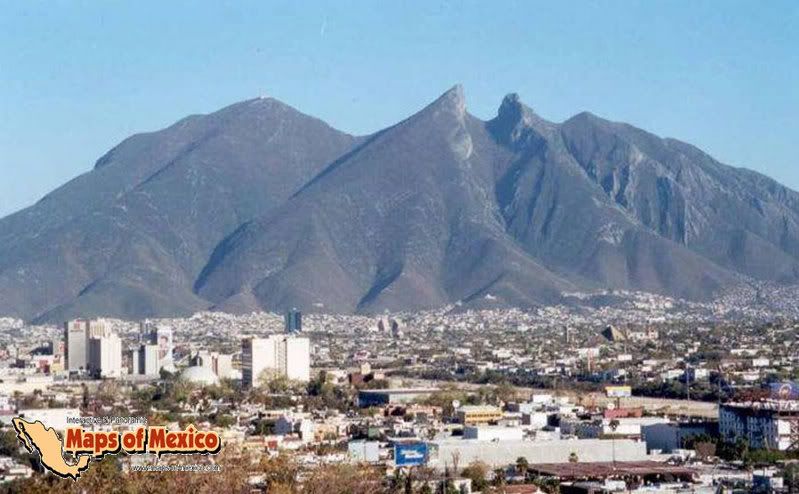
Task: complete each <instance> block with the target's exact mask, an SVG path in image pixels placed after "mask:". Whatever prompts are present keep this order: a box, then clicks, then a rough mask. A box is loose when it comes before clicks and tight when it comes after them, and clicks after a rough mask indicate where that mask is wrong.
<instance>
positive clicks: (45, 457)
mask: <svg viewBox="0 0 799 494" xmlns="http://www.w3.org/2000/svg"><path fill="white" fill-rule="evenodd" d="M12 423H13V424H14V429H16V431H17V437H18V438H19V439H20V440H21V441H22V443H23V444H24V445H25V447H26V448H27V449H28V451H30V452H31V453H39V456H40V457H41V462H42V466H44V467H45V468H46V469H48V470H50V471H51V472H53V473H54V474H56V475H60V476H61V477H64V478H72V479H73V480H76V479H77V478H78V477H80V474H81V472H83V471H85V470H86V469H87V468H89V462H90V461H91V455H80V456H78V458H77V463H76V464H74V465H70V464H69V463H67V462H66V460H64V449H63V443H62V442H61V438H60V437H58V433H56V431H55V429H53V428H52V427H45V425H44V424H43V423H41V422H40V421H38V420H37V421H36V422H26V421H25V420H22V419H20V418H15V419H13V420H12Z"/></svg>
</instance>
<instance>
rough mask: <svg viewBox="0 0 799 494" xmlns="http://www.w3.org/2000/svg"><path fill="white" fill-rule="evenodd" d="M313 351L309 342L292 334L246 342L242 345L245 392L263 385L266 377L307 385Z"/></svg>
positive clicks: (247, 339)
mask: <svg viewBox="0 0 799 494" xmlns="http://www.w3.org/2000/svg"><path fill="white" fill-rule="evenodd" d="M310 351H311V346H310V340H309V339H308V338H301V337H298V336H294V335H293V334H280V335H270V336H269V337H267V338H245V339H244V340H243V341H242V343H241V362H242V366H241V369H242V385H243V386H244V388H245V389H250V388H253V387H258V386H260V385H262V384H263V382H261V381H262V380H263V379H264V377H266V376H264V373H267V374H274V375H276V376H281V377H285V378H287V379H289V380H293V381H300V382H308V381H309V380H310V379H311V360H310Z"/></svg>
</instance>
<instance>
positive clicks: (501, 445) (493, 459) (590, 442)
mask: <svg viewBox="0 0 799 494" xmlns="http://www.w3.org/2000/svg"><path fill="white" fill-rule="evenodd" d="M429 445H430V461H429V465H430V466H431V467H433V468H436V469H439V470H443V469H444V468H445V467H446V466H447V465H449V466H450V467H451V466H452V461H453V458H458V461H459V462H460V464H461V465H468V464H469V463H472V462H474V461H482V462H484V463H486V464H488V465H489V466H490V467H492V468H500V467H506V466H508V465H512V464H515V463H516V460H517V459H518V458H520V457H524V458H526V459H527V461H528V462H529V463H530V464H531V465H532V464H535V463H566V464H568V463H569V460H570V458H574V457H576V458H577V459H578V461H579V462H581V463H582V462H607V461H608V460H609V459H610V458H614V457H615V460H616V461H641V460H645V459H647V454H646V444H645V443H644V442H641V441H633V440H630V439H616V440H614V441H611V440H604V439H584V440H576V439H572V440H567V439H563V440H553V441H474V440H466V439H445V440H441V441H432V442H431V443H429Z"/></svg>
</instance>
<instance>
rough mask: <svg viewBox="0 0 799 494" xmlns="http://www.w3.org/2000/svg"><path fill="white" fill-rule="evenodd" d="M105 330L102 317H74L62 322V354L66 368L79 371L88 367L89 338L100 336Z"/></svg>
mask: <svg viewBox="0 0 799 494" xmlns="http://www.w3.org/2000/svg"><path fill="white" fill-rule="evenodd" d="M106 331H107V329H106V325H105V321H103V320H102V319H94V320H88V319H74V320H72V321H67V322H65V323H64V356H65V358H66V369H67V370H70V371H79V370H86V369H88V363H89V351H88V348H89V338H91V337H93V336H102V335H103V334H105V333H106Z"/></svg>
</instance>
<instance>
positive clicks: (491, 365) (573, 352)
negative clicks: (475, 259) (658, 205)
mask: <svg viewBox="0 0 799 494" xmlns="http://www.w3.org/2000/svg"><path fill="white" fill-rule="evenodd" d="M668 307H669V305H668V304H667V303H665V302H663V301H661V300H660V299H657V298H655V299H636V300H635V301H634V303H633V304H632V305H631V306H630V307H629V308H628V310H627V311H626V312H624V313H623V314H621V313H614V312H610V311H608V312H600V311H597V312H580V313H576V314H571V313H569V312H567V311H566V310H565V309H561V308H545V309H540V310H536V311H530V312H524V311H519V310H516V309H509V310H489V311H463V312H458V311H452V312H446V311H431V312H426V313H414V314H399V315H385V316H381V317H379V318H374V317H366V316H340V315H324V314H304V315H303V318H302V333H300V334H301V335H302V336H300V334H297V331H294V330H292V332H291V333H287V332H286V330H287V329H290V328H294V327H295V326H294V325H293V323H292V324H289V325H287V324H286V318H285V317H284V316H283V315H276V314H249V315H244V316H230V315H226V314H218V313H201V314H197V315H195V316H192V317H191V318H182V319H170V320H157V321H145V322H143V323H141V324H140V323H137V322H126V321H115V320H109V319H106V320H95V321H89V320H77V321H71V322H68V323H66V324H65V325H64V327H63V328H62V329H57V328H52V327H42V326H29V327H24V326H19V325H18V324H16V323H14V324H13V325H11V324H9V325H8V326H6V328H7V329H4V327H2V326H0V423H2V422H6V421H7V419H9V418H11V417H14V416H18V415H24V416H26V417H31V418H33V417H41V418H42V420H46V421H47V422H48V423H51V422H52V423H53V424H55V425H54V426H58V427H65V426H66V422H65V417H66V416H67V414H69V415H70V416H72V415H79V416H83V417H86V416H103V415H110V414H115V413H120V412H119V411H124V413H129V414H131V415H141V416H143V417H146V418H147V420H150V421H153V423H158V424H163V425H167V426H169V427H173V426H177V425H176V424H180V423H181V422H185V421H188V420H190V421H192V423H196V424H197V425H198V426H200V427H202V428H204V429H214V430H216V431H218V432H219V433H220V435H221V436H222V437H223V442H224V444H225V451H226V452H229V453H230V454H231V455H233V456H234V457H235V458H238V455H241V458H244V457H249V458H250V460H251V461H248V462H243V463H244V464H246V465H253V466H252V467H251V469H250V471H249V473H248V475H249V477H248V480H247V482H248V484H247V485H249V486H250V487H251V488H252V489H253V490H254V491H262V492H268V491H269V486H268V485H267V483H266V481H264V476H263V475H262V473H263V472H261V471H260V470H259V469H260V468H261V466H260V465H263V464H266V463H269V462H270V461H272V460H277V459H279V460H280V461H284V460H285V461H291V462H294V464H296V465H298V467H297V468H298V469H299V470H298V471H299V472H300V473H298V477H297V478H301V479H307V478H309V477H310V476H312V475H313V472H315V471H318V470H320V469H324V468H327V467H330V466H331V465H332V466H335V465H342V464H346V465H356V468H358V469H361V470H360V471H367V470H368V471H369V472H373V473H374V472H376V473H377V474H378V477H377V482H378V483H377V484H376V486H377V487H375V489H374V490H373V491H370V492H383V491H382V490H380V487H381V486H388V485H390V484H391V483H392V482H395V481H397V479H402V478H403V476H405V475H406V474H407V473H408V472H414V473H419V472H425V474H426V475H428V477H426V478H428V480H425V481H422V480H421V479H417V480H415V481H414V482H415V484H414V485H413V489H414V492H415V493H417V492H420V490H421V484H422V483H423V482H429V483H431V484H430V485H431V487H433V488H434V489H439V488H442V486H447V485H450V486H454V485H457V486H458V488H459V489H461V486H462V489H463V492H475V491H478V490H480V491H481V492H489V491H488V490H487V489H488V488H487V487H485V485H483V484H481V482H482V481H480V480H479V479H478V481H476V482H473V481H472V480H471V479H470V478H469V477H467V474H469V475H471V474H472V473H473V472H471V473H470V471H471V470H473V469H472V468H471V467H474V468H477V467H476V466H480V467H481V468H482V467H484V468H485V469H486V471H485V472H484V477H485V478H484V481H485V483H486V484H487V485H489V486H490V485H492V484H496V485H500V484H503V483H505V484H508V485H510V486H513V487H518V488H519V489H527V491H524V492H541V491H543V492H555V491H554V490H552V489H550V487H549V486H550V484H551V485H555V483H559V485H560V487H559V489H560V492H617V491H618V492H622V491H627V492H663V493H666V492H689V491H690V492H715V490H716V489H717V488H718V487H719V486H721V485H724V486H733V485H735V486H738V487H739V488H744V489H750V488H754V486H755V484H756V483H757V485H761V484H762V483H763V482H765V483H766V484H768V485H769V486H770V487H769V488H770V489H778V487H777V486H778V484H779V482H780V479H782V478H783V473H782V470H781V468H782V464H780V463H778V462H776V463H775V462H772V463H771V466H770V467H769V465H765V467H766V468H765V470H763V471H762V472H761V471H760V468H759V469H758V471H757V472H756V473H755V474H753V473H752V472H751V471H750V470H747V469H746V468H745V467H743V466H742V464H748V462H752V461H754V460H752V457H751V456H747V455H750V453H749V452H747V451H746V450H747V448H748V449H749V450H750V451H767V452H768V453H769V454H770V455H778V454H784V455H789V454H793V453H791V452H790V451H791V450H792V449H794V447H795V444H796V443H795V441H794V438H795V437H796V434H795V432H794V431H795V430H796V428H795V427H794V425H793V424H795V417H796V416H797V413H796V411H797V410H799V405H797V403H799V401H797V400H796V397H795V396H792V395H790V393H789V394H788V395H770V394H769V393H768V387H767V386H765V385H764V383H766V382H773V381H774V380H775V379H777V376H791V375H794V374H795V372H796V371H797V369H799V337H798V336H797V333H799V331H797V329H799V325H797V324H796V323H794V322H792V321H782V322H777V323H771V324H768V325H763V324H759V323H740V322H736V323H730V322H724V321H722V322H713V321H705V320H702V321H699V320H694V319H688V320H667V321H665V322H659V323H652V322H650V321H648V320H647V321H645V322H643V323H638V324H635V323H632V322H630V321H625V320H621V321H620V320H619V319H618V317H617V316H619V315H624V316H625V317H627V316H629V315H630V314H639V312H636V311H640V312H641V313H646V312H647V311H648V312H649V313H652V312H653V311H654V312H656V313H657V314H658V317H660V315H663V314H665V315H666V316H667V315H668V312H667V310H668ZM659 311H662V312H659ZM666 316H664V317H666ZM630 317H632V316H630ZM636 317H640V316H639V315H636ZM692 317H693V316H692ZM609 325H612V326H613V328H614V331H612V332H611V336H612V337H611V338H608V337H607V336H603V335H602V334H601V333H602V330H603V329H604V328H607V327H608V326H609ZM297 326H299V325H297ZM243 334H245V335H251V336H248V337H246V338H242V337H241V336H240V335H243ZM123 356H124V357H123ZM117 357H118V358H117ZM275 380H276V381H277V382H278V384H279V386H277V385H275V386H272V385H271V384H272V383H273V382H275ZM510 384H515V385H516V387H514V386H510ZM791 389H792V388H791ZM758 392H765V393H766V394H765V395H757V393H758ZM746 393H749V395H746ZM687 397H690V398H692V399H691V400H686V399H685V398H687ZM719 402H721V406H719V405H718V404H719ZM698 438H701V441H700V439H698ZM697 441H699V442H701V443H702V444H700V445H697V444H695V443H697ZM738 445H741V447H740V448H739V447H738ZM743 446H745V447H743ZM167 459H168V460H169V461H179V460H180V459H179V458H178V459H175V458H169V457H167ZM207 460H208V461H211V462H215V461H222V459H221V458H215V457H214V458H208V459H207ZM261 460H263V462H261ZM9 461H10V462H11V463H9V466H8V468H9V470H8V471H9V472H12V471H13V472H18V475H15V477H24V476H25V475H33V476H34V477H35V476H36V474H32V473H31V472H30V470H29V469H28V470H25V469H24V468H21V465H22V464H20V463H19V462H18V461H16V460H13V459H10V460H9ZM142 461H147V460H146V458H135V459H122V460H121V464H122V468H123V469H126V468H127V469H129V468H131V466H132V462H142ZM2 465H3V463H2V461H0V468H3V467H2ZM367 465H368V466H367ZM758 465H761V464H758ZM761 466H763V465H761ZM470 469H471V470H470ZM1 474H2V472H1V471H0V475H1ZM134 477H135V476H131V477H130V478H134ZM0 481H2V480H1V479H0ZM533 481H535V482H536V483H537V485H533V483H532V482H533ZM342 482H343V481H342ZM548 482H549V483H550V484H548ZM478 486H482V487H480V488H478ZM330 487H331V492H335V487H336V485H335V482H334V481H331V486H330ZM469 489H471V491H470V490H469ZM433 492H436V491H435V490H433ZM509 492H510V491H509ZM514 492H515V491H514ZM518 492H522V491H521V490H520V491H518Z"/></svg>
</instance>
